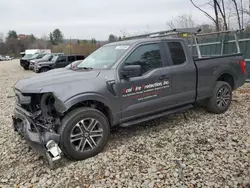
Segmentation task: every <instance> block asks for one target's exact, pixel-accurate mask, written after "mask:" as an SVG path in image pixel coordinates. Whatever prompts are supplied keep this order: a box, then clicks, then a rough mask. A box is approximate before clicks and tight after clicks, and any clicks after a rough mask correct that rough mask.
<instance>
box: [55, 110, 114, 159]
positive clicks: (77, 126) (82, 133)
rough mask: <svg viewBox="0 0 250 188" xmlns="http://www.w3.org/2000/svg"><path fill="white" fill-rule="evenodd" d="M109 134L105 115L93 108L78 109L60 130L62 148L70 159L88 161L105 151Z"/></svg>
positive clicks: (64, 119) (68, 117) (68, 115)
mask: <svg viewBox="0 0 250 188" xmlns="http://www.w3.org/2000/svg"><path fill="white" fill-rule="evenodd" d="M109 132H110V125H109V123H108V120H107V118H106V117H105V115H104V114H102V113H101V112H100V111H98V110H96V109H93V108H77V109H75V110H73V111H71V112H69V113H68V114H67V115H66V116H65V117H64V118H63V120H62V126H61V127H60V128H59V130H58V133H59V134H60V148H61V149H62V151H63V153H64V154H65V155H66V157H68V158H69V159H74V160H83V159H87V158H89V157H92V156H94V155H96V154H98V153H99V152H101V151H102V150H103V148H104V147H105V145H106V142H107V140H108V137H109Z"/></svg>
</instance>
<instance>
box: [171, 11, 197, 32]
mask: <svg viewBox="0 0 250 188" xmlns="http://www.w3.org/2000/svg"><path fill="white" fill-rule="evenodd" d="M167 25H168V27H170V28H171V29H174V28H188V27H195V26H196V24H195V21H194V19H193V17H192V15H191V14H182V15H179V16H177V17H175V18H173V19H172V20H171V21H168V22H167Z"/></svg>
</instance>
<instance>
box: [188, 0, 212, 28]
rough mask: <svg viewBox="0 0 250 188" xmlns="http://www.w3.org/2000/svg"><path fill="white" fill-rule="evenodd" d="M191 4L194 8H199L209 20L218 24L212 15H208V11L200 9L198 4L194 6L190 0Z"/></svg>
mask: <svg viewBox="0 0 250 188" xmlns="http://www.w3.org/2000/svg"><path fill="white" fill-rule="evenodd" d="M190 2H191V3H192V4H193V6H194V7H195V8H197V9H198V10H200V11H201V12H203V13H204V14H205V15H206V16H207V17H208V18H209V19H211V20H212V21H213V22H214V23H216V20H215V19H214V18H213V17H212V16H211V15H210V14H208V13H207V12H206V11H204V10H202V9H201V8H200V7H198V6H197V5H196V4H194V2H193V0H190Z"/></svg>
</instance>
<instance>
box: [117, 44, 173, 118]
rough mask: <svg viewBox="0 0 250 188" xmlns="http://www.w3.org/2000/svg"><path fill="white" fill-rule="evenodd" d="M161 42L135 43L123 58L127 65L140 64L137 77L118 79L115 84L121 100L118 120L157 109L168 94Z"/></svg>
mask: <svg viewBox="0 0 250 188" xmlns="http://www.w3.org/2000/svg"><path fill="white" fill-rule="evenodd" d="M162 45H163V44H162V43H158V42H154V43H149V44H148V43H147V44H142V45H140V46H138V47H137V48H136V49H135V50H134V51H133V52H132V53H131V54H130V56H129V57H128V58H127V59H126V60H125V62H124V63H123V65H122V68H123V67H124V66H127V65H140V66H141V69H142V75H141V76H135V77H131V78H122V77H121V78H120V83H119V84H118V90H119V97H120V99H121V110H122V120H123V121H126V120H130V119H134V118H137V117H139V116H143V115H147V114H150V113H153V112H155V111H157V110H159V109H161V108H162V107H163V106H164V104H163V103H162V100H161V99H163V97H164V96H166V95H168V94H170V88H169V78H168V77H167V76H166V74H165V73H164V72H163V70H162V67H163V65H164V64H165V63H166V58H165V55H164V51H162V49H163V48H160V46H162Z"/></svg>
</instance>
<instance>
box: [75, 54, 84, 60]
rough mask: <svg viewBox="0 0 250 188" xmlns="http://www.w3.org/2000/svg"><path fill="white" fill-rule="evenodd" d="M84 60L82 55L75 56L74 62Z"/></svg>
mask: <svg viewBox="0 0 250 188" xmlns="http://www.w3.org/2000/svg"><path fill="white" fill-rule="evenodd" d="M83 59H84V56H83V55H77V56H76V60H83Z"/></svg>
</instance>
